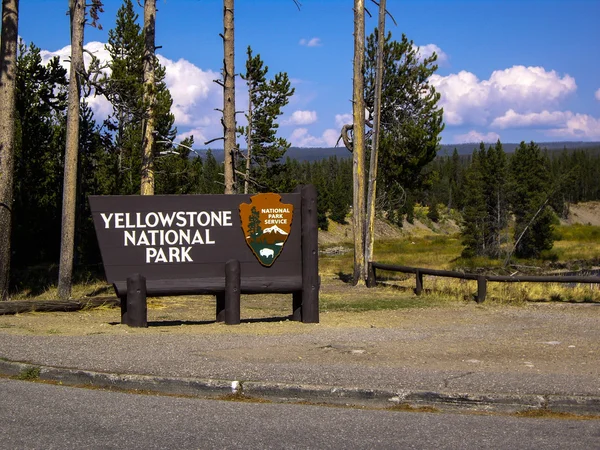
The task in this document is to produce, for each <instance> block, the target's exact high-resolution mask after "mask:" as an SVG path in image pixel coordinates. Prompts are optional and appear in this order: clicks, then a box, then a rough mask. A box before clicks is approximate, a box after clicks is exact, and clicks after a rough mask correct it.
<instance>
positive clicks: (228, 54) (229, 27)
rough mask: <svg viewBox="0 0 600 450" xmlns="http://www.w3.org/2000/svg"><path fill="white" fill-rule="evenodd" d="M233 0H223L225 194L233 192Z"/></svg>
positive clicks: (234, 147)
mask: <svg viewBox="0 0 600 450" xmlns="http://www.w3.org/2000/svg"><path fill="white" fill-rule="evenodd" d="M233 6H234V0H223V28H224V31H223V52H224V59H223V61H224V67H223V85H224V86H223V128H224V137H225V140H224V144H223V148H224V150H225V173H224V175H225V194H233V193H234V192H235V189H234V175H233V174H234V169H233V155H234V152H235V150H236V145H235V66H234V56H235V50H234V33H233V31H234V27H233V17H234V16H233Z"/></svg>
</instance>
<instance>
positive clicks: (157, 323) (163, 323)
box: [108, 315, 292, 327]
mask: <svg viewBox="0 0 600 450" xmlns="http://www.w3.org/2000/svg"><path fill="white" fill-rule="evenodd" d="M286 321H292V316H291V315H290V316H282V317H257V318H252V319H241V320H240V323H269V322H286ZM216 323H223V324H225V322H217V321H216V320H152V321H149V322H148V327H180V326H189V325H212V324H216ZM108 324H109V325H121V322H109V323H108Z"/></svg>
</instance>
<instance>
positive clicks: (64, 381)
mask: <svg viewBox="0 0 600 450" xmlns="http://www.w3.org/2000/svg"><path fill="white" fill-rule="evenodd" d="M0 374H1V375H3V376H7V377H17V378H20V379H23V380H29V381H36V380H40V381H50V382H54V383H59V384H61V385H66V386H78V387H96V388H104V389H118V390H126V391H138V392H143V393H146V392H147V393H160V394H167V395H181V396H192V397H204V398H215V397H223V396H226V395H231V394H234V395H236V394H237V395H240V394H242V395H245V396H247V397H251V398H261V399H266V400H270V401H274V402H287V403H301V402H306V403H318V404H330V405H346V406H367V407H374V408H389V407H392V406H395V405H408V406H411V407H417V408H418V407H435V408H438V409H442V410H458V411H461V410H462V411H465V410H471V411H487V412H502V413H514V412H519V411H532V410H550V411H554V412H567V413H573V414H584V415H585V414H587V415H592V414H593V415H598V414H600V397H597V396H576V395H537V394H523V395H521V394H481V393H478V394H472V393H471V394H467V393H457V392H433V391H416V390H403V389H399V390H398V391H387V390H377V389H361V388H352V387H337V386H319V385H306V384H289V383H270V382H259V381H239V380H231V381H230V380H213V379H199V378H178V377H161V376H153V375H132V374H114V373H104V372H94V371H89V370H81V369H71V368H64V367H52V366H45V365H38V364H30V363H24V362H17V361H9V360H4V359H3V360H0Z"/></svg>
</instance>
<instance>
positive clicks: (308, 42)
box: [299, 37, 322, 47]
mask: <svg viewBox="0 0 600 450" xmlns="http://www.w3.org/2000/svg"><path fill="white" fill-rule="evenodd" d="M299 44H300V45H302V46H304V47H320V46H321V45H322V44H321V39H320V38H318V37H314V38H311V39H304V38H303V39H300V42H299Z"/></svg>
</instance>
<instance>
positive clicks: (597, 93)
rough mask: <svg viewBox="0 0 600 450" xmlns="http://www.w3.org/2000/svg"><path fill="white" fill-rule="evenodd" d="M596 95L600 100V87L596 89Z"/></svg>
mask: <svg viewBox="0 0 600 450" xmlns="http://www.w3.org/2000/svg"><path fill="white" fill-rule="evenodd" d="M595 97H596V100H598V101H599V102H600V89H598V90H597V91H596V94H595Z"/></svg>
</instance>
